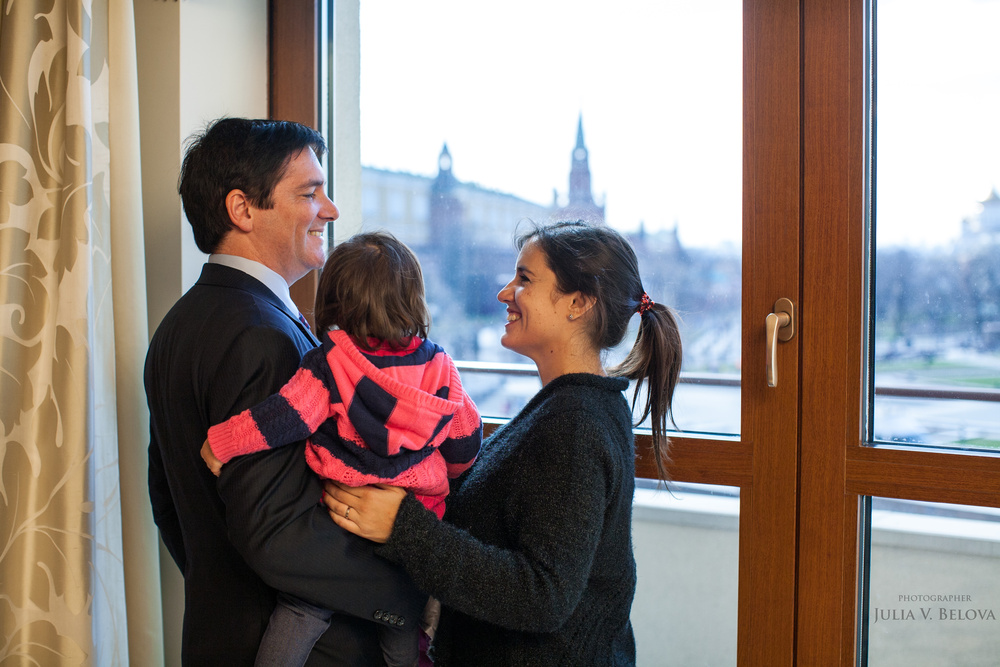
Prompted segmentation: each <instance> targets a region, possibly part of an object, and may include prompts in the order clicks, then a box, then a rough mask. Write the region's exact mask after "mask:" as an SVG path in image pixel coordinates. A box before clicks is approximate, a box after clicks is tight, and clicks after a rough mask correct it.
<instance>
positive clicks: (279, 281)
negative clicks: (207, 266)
mask: <svg viewBox="0 0 1000 667" xmlns="http://www.w3.org/2000/svg"><path fill="white" fill-rule="evenodd" d="M208 261H209V263H211V264H222V265H223V266H228V267H230V268H232V269H237V270H238V271H242V272H243V273H246V274H248V275H250V276H251V277H253V278H256V279H257V280H259V281H260V282H262V283H264V285H265V286H266V287H267V288H268V289H269V290H271V291H272V292H274V295H275V296H276V297H278V298H279V299H281V302H282V303H284V304H285V306H287V307H288V310H289V311H291V313H292V315H295V316H298V315H299V307H298V306H296V305H295V302H294V301H292V295H291V293H290V292H289V291H288V283H286V282H285V279H284V278H282V277H281V275H279V274H278V273H275V272H274V271H272V270H271V269H269V268H267V267H266V266H264V265H263V264H261V263H260V262H255V261H254V260H252V259H247V258H246V257H238V256H236V255H218V254H216V255H209V256H208Z"/></svg>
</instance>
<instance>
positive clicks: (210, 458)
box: [201, 438, 222, 477]
mask: <svg viewBox="0 0 1000 667" xmlns="http://www.w3.org/2000/svg"><path fill="white" fill-rule="evenodd" d="M201 458H202V459H204V461H205V465H207V466H208V469H209V470H211V471H212V474H213V475H215V476H216V477H218V476H219V471H221V470H222V461H220V460H219V459H217V458H216V457H215V452H213V451H212V446H211V445H210V444H208V439H207V438H206V439H205V444H203V445H202V446H201Z"/></svg>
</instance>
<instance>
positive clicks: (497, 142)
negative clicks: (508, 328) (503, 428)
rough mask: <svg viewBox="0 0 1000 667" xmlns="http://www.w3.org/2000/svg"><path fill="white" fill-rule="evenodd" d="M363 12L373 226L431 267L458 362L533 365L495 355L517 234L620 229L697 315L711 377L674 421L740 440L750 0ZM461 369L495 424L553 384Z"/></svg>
mask: <svg viewBox="0 0 1000 667" xmlns="http://www.w3.org/2000/svg"><path fill="white" fill-rule="evenodd" d="M360 19H361V162H362V198H363V202H362V210H363V211H364V226H365V228H366V229H376V228H383V229H387V230H389V231H392V232H393V233H395V234H396V235H397V236H399V237H400V238H401V239H402V240H403V241H405V242H406V243H408V244H409V245H410V246H411V247H412V248H413V249H414V250H415V251H416V253H417V255H418V256H419V257H420V259H421V262H422V264H423V267H424V275H425V280H426V284H427V295H428V301H429V303H430V306H431V310H432V316H433V328H432V331H431V335H432V337H433V338H434V339H435V340H436V341H437V342H439V343H440V344H441V345H442V346H443V347H444V348H445V349H447V350H448V351H449V352H450V353H451V354H452V355H453V356H454V357H455V358H456V359H459V360H465V361H469V362H474V363H475V364H479V365H482V364H494V365H498V364H526V363H529V362H528V360H527V359H525V358H523V357H519V356H518V355H516V354H513V353H511V352H509V351H507V350H505V349H503V348H502V347H501V346H500V343H499V340H500V335H501V333H502V327H503V324H504V310H503V308H502V306H501V305H500V304H499V302H497V300H496V294H497V292H498V291H499V290H500V288H501V287H502V286H503V285H504V284H506V282H507V281H508V279H509V278H510V277H511V276H512V274H513V266H514V259H515V256H516V253H515V251H514V247H513V238H514V235H515V232H516V230H517V228H518V225H519V223H520V224H523V223H525V222H526V221H529V220H530V221H534V222H539V223H542V222H546V221H549V220H553V219H586V220H591V221H595V222H599V223H604V224H608V225H610V226H612V227H614V228H616V229H618V230H619V231H621V232H622V233H624V234H626V235H627V237H628V238H629V239H630V240H631V242H632V244H633V246H634V248H635V249H636V252H637V255H638V256H639V262H640V268H641V270H642V272H643V281H644V285H645V288H646V291H647V292H648V293H649V294H650V296H651V298H652V299H653V300H654V301H658V302H662V303H667V304H669V305H671V306H673V307H674V308H675V309H676V311H677V312H678V314H679V315H680V317H681V319H682V324H681V326H682V336H683V340H684V348H685V349H684V356H685V363H684V374H685V376H684V377H685V380H698V379H700V380H702V384H700V385H689V384H687V382H685V384H683V385H682V386H681V388H680V389H679V390H678V396H677V404H678V409H677V410H676V421H677V424H678V426H679V427H680V428H681V429H682V430H685V431H692V432H693V431H710V432H721V433H738V432H739V399H738V396H739V386H738V385H739V369H740V279H741V278H740V242H741V214H742V204H741V202H742V194H741V192H742V175H741V169H742V158H741V149H742V134H741V133H742V117H741V116H742V71H741V69H742V64H741V63H742V4H741V2H740V1H739V0H723V1H720V2H713V3H691V2H686V1H683V0H672V1H669V2H663V3H647V2H638V1H625V2H619V3H616V4H615V5H614V10H613V11H611V12H609V10H608V5H607V4H606V3H598V2H581V1H578V0H572V1H570V0H565V1H559V2H556V1H549V2H527V1H524V0H522V1H515V2H508V3H504V4H503V5H502V6H495V7H492V6H483V5H481V4H478V3H470V2H462V1H459V0H451V1H441V2H434V3H414V2H403V1H389V0H386V1H382V2H372V3H361V15H360ZM522 229H523V227H522ZM637 323H638V318H634V319H633V325H634V326H635V325H637ZM632 337H634V332H633V334H632ZM632 337H630V338H628V339H627V340H626V343H625V344H623V346H622V349H619V350H615V351H613V352H612V353H611V355H610V357H609V359H608V362H609V363H615V361H616V360H617V359H619V358H621V357H622V356H624V353H625V352H626V351H627V349H628V347H630V346H631V343H632ZM526 368H527V369H528V370H529V372H530V369H531V368H533V366H531V365H528V366H527V367H526ZM514 370H517V369H516V368H515V369H514ZM521 370H523V369H521ZM465 377H469V378H470V379H469V387H468V388H469V389H470V393H471V394H472V395H473V396H474V398H475V399H476V401H477V403H478V404H479V405H481V406H482V407H483V409H484V412H485V413H487V414H491V415H492V416H501V417H502V416H509V415H511V414H513V413H514V412H516V411H517V410H518V409H519V408H520V407H521V406H522V405H523V404H524V402H525V401H526V400H527V398H528V397H530V396H531V395H533V394H534V393H535V391H536V390H537V387H538V385H537V380H536V379H533V378H531V377H528V376H525V375H518V374H513V375H509V374H498V373H484V372H482V371H481V369H480V372H476V373H473V372H472V371H471V370H470V369H469V368H468V367H464V368H463V378H465ZM706 392H708V393H710V394H711V393H712V392H717V393H718V394H719V396H720V398H718V399H713V398H708V399H706V398H705V396H704V395H705V393H706ZM713 395H714V394H713ZM732 396H735V397H736V398H735V400H733V399H732V398H731V397H732ZM720 404H721V405H727V406H733V407H732V413H731V414H730V415H726V416H720V409H719V405H720ZM706 405H708V406H712V409H711V410H705V409H704V407H703V406H706ZM681 406H684V409H682V408H681ZM688 406H693V408H692V409H690V410H688V409H687V408H688ZM694 408H699V409H694Z"/></svg>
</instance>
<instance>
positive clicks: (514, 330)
mask: <svg viewBox="0 0 1000 667" xmlns="http://www.w3.org/2000/svg"><path fill="white" fill-rule="evenodd" d="M497 299H499V300H500V301H501V302H502V303H504V304H506V305H507V324H506V326H504V334H503V337H502V338H501V339H500V343H501V344H502V345H503V346H504V347H506V348H507V349H509V350H513V351H514V352H517V353H518V354H523V355H524V356H526V357H528V358H529V359H531V360H532V361H534V362H535V363H536V364H539V363H541V362H543V361H545V360H546V359H547V358H550V357H554V356H557V355H559V354H561V353H562V352H563V351H564V350H565V347H566V346H567V345H568V343H569V338H570V335H571V334H572V333H573V328H572V327H571V326H570V321H569V319H568V318H569V314H570V304H571V303H572V300H573V297H572V296H571V295H568V294H563V293H561V292H560V291H559V289H558V287H557V286H556V274H555V273H554V272H553V271H552V269H550V268H549V265H548V260H547V258H546V256H545V253H544V252H542V250H541V249H540V248H539V247H538V245H537V244H536V243H535V242H533V241H529V242H528V243H527V244H525V245H524V247H523V248H521V252H520V253H519V254H518V256H517V266H516V268H515V275H514V279H513V280H511V281H510V282H509V283H507V285H506V286H505V287H504V288H503V289H502V290H500V293H499V294H497Z"/></svg>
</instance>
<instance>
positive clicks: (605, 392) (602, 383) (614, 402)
mask: <svg viewBox="0 0 1000 667" xmlns="http://www.w3.org/2000/svg"><path fill="white" fill-rule="evenodd" d="M627 388H628V380H625V379H623V378H616V377H605V376H601V375H593V374H591V373H571V374H568V375H561V376H559V377H557V378H555V379H554V380H552V381H551V382H549V383H548V384H547V385H546V386H544V387H543V388H542V389H541V391H539V392H538V394H537V396H536V398H537V399H538V403H539V405H545V406H547V407H548V408H549V409H553V408H557V409H559V410H572V409H574V408H575V409H580V410H597V411H599V412H603V411H605V410H617V409H619V408H620V407H622V406H625V405H626V403H625V397H624V395H623V394H622V392H623V391H625V389H627Z"/></svg>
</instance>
